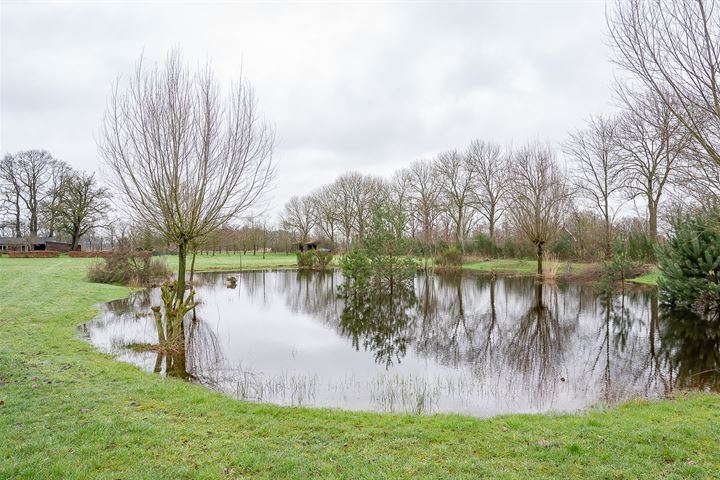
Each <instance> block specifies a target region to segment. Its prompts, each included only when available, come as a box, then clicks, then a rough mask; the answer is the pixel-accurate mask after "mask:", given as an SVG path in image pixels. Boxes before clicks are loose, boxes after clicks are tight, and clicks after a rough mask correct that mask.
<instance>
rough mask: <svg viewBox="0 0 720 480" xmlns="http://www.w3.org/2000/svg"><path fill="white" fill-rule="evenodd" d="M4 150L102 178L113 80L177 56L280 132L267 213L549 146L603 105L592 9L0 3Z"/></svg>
mask: <svg viewBox="0 0 720 480" xmlns="http://www.w3.org/2000/svg"><path fill="white" fill-rule="evenodd" d="M1 21H2V25H1V27H2V34H1V35H2V38H1V40H2V51H1V55H2V56H1V67H2V72H1V74H0V80H1V83H0V90H1V91H0V101H1V104H2V106H1V107H0V108H1V110H0V122H1V126H0V148H1V149H2V151H3V152H7V151H17V150H21V149H27V148H45V149H48V150H50V151H51V152H52V153H53V154H54V155H55V156H57V157H58V158H62V159H64V160H66V161H68V162H70V163H71V164H72V165H73V166H75V167H76V168H82V169H85V170H98V168H99V166H98V160H97V159H98V156H97V148H96V144H95V140H94V132H97V130H98V129H99V125H100V121H101V119H102V114H103V110H104V106H105V101H106V98H107V95H108V93H109V91H110V85H111V83H112V81H113V80H114V79H115V78H116V77H117V76H118V75H127V74H129V73H130V72H131V71H132V69H133V65H134V64H135V62H136V61H137V58H138V56H139V55H140V54H141V53H143V52H144V55H145V57H146V58H147V59H148V60H150V61H162V59H163V58H164V55H165V53H166V52H167V51H168V50H169V49H170V48H172V47H174V46H179V47H180V48H182V50H183V52H184V54H185V57H186V59H187V60H188V61H189V62H191V63H192V64H200V63H203V62H204V61H205V59H206V58H207V57H210V58H211V59H212V62H213V66H214V68H215V70H216V72H217V74H218V76H219V77H220V78H221V80H223V81H230V80H231V79H232V78H234V77H236V76H237V75H238V74H239V73H240V72H241V71H242V72H243V73H244V74H245V75H246V76H247V77H248V78H249V80H250V81H251V82H252V84H253V85H254V87H255V89H256V92H257V94H258V96H259V98H260V102H261V109H262V110H263V112H264V114H265V116H266V117H267V119H268V120H269V121H270V122H271V123H272V124H273V125H275V127H276V130H277V135H278V139H279V144H278V148H277V151H276V155H275V158H276V161H277V164H278V173H279V175H278V181H277V185H276V189H275V193H274V195H273V198H274V202H275V205H274V207H275V209H276V210H277V209H279V208H280V207H281V206H282V203H284V201H285V200H286V199H287V198H289V197H290V196H291V195H293V194H302V193H305V192H307V191H309V190H312V189H314V188H316V187H319V186H320V185H322V184H324V183H327V182H328V181H331V180H332V179H333V178H334V177H335V176H337V175H339V174H340V173H342V172H344V171H346V170H349V169H356V170H360V171H363V172H367V173H376V174H381V175H389V174H390V173H391V172H392V171H393V170H396V169H398V168H401V167H403V166H406V165H408V164H409V163H410V162H411V161H412V160H414V159H416V158H420V157H429V156H432V155H433V154H435V153H437V152H439V151H442V150H445V149H450V148H462V147H464V146H465V145H466V144H467V143H468V142H469V141H470V140H471V139H472V138H477V137H479V138H485V139H489V140H497V141H500V142H508V141H511V140H514V141H515V142H516V143H517V142H522V141H524V140H525V139H528V138H531V139H535V138H540V139H548V140H550V141H551V142H556V143H557V142H560V141H562V140H563V139H564V138H565V135H566V134H567V132H568V131H569V130H570V129H573V128H576V127H578V126H580V124H581V123H582V121H583V120H584V119H585V118H586V117H587V116H588V115H589V114H591V113H598V112H602V111H607V110H608V109H610V108H611V106H610V104H609V100H610V97H611V95H610V89H609V86H610V82H611V79H612V69H611V66H610V64H609V62H608V57H609V53H610V52H609V49H608V47H607V46H606V45H605V37H604V31H603V29H604V25H605V23H604V3H602V2H596V3H582V4H576V3H566V2H562V3H558V2H547V3H540V2H522V3H515V2H507V3H502V2H497V3H496V2H488V3H460V4H446V3H442V4H419V5H413V4H369V5H357V4H354V5H340V4H309V5H301V4H228V3H207V4H205V3H203V4H199V3H196V4H184V3H165V2H156V3H151V4H141V3H134V2H128V3H124V4H121V3H114V2H113V3H101V2H95V3H88V2H82V3H68V4H63V3H53V4H33V3H29V4H28V3H3V5H2V20H1Z"/></svg>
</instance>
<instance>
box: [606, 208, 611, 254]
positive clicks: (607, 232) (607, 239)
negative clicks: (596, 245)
mask: <svg viewBox="0 0 720 480" xmlns="http://www.w3.org/2000/svg"><path fill="white" fill-rule="evenodd" d="M610 257H612V242H611V239H610V219H609V218H608V217H605V258H606V259H610Z"/></svg>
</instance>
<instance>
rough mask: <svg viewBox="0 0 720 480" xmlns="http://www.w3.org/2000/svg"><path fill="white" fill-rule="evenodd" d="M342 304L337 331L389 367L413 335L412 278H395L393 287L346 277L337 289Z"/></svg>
mask: <svg viewBox="0 0 720 480" xmlns="http://www.w3.org/2000/svg"><path fill="white" fill-rule="evenodd" d="M340 297H341V298H342V299H343V302H344V308H343V310H342V314H341V316H340V322H339V327H340V332H341V333H342V334H343V335H346V336H348V337H350V338H351V339H352V344H353V347H355V349H359V348H360V343H361V342H362V346H363V347H364V348H365V350H369V351H372V352H374V354H375V361H376V362H378V363H381V364H385V366H386V367H390V366H391V365H392V364H393V363H394V362H398V363H399V362H400V361H401V359H402V357H404V356H405V352H406V350H407V345H408V343H409V342H411V341H412V339H413V333H414V332H413V327H414V317H413V315H412V313H413V309H414V307H415V306H416V305H417V297H416V296H415V286H414V284H413V278H412V277H410V278H405V279H396V281H395V283H394V284H393V288H392V289H390V288H386V286H385V284H384V283H383V282H373V281H368V282H350V281H346V282H345V283H344V284H343V285H342V288H341V289H340Z"/></svg>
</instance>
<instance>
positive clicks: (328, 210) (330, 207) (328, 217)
mask: <svg viewBox="0 0 720 480" xmlns="http://www.w3.org/2000/svg"><path fill="white" fill-rule="evenodd" d="M311 198H312V202H313V212H314V218H315V225H316V226H317V228H318V230H319V232H320V234H321V235H322V236H324V237H325V238H326V239H328V240H329V241H330V244H331V245H332V246H335V242H336V241H337V233H338V223H339V221H338V214H337V205H336V199H335V190H334V189H333V188H332V186H331V185H325V186H324V187H322V188H320V189H319V190H316V191H315V192H314V193H313V194H312V195H311Z"/></svg>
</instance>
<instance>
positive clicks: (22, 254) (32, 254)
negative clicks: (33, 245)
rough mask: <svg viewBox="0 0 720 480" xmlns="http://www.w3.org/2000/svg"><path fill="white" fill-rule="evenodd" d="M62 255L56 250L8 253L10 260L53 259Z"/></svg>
mask: <svg viewBox="0 0 720 480" xmlns="http://www.w3.org/2000/svg"><path fill="white" fill-rule="evenodd" d="M59 255H60V252H56V251H54V250H38V251H32V252H13V251H10V252H8V257H10V258H52V257H57V256H59Z"/></svg>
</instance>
